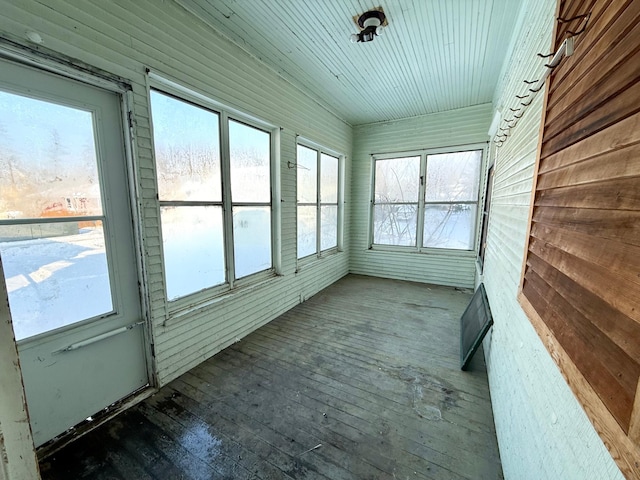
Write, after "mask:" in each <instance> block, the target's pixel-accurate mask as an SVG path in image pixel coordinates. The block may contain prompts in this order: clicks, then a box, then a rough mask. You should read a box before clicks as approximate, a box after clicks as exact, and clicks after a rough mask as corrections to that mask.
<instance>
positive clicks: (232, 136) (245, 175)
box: [229, 120, 271, 203]
mask: <svg viewBox="0 0 640 480" xmlns="http://www.w3.org/2000/svg"><path fill="white" fill-rule="evenodd" d="M229 151H230V155H231V198H232V199H233V202H235V203H243V202H262V203H269V202H271V162H270V159H271V135H269V134H268V133H267V132H265V131H262V130H258V129H257V128H253V127H250V126H248V125H244V124H242V123H239V122H236V121H233V120H229Z"/></svg>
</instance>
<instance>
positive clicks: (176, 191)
mask: <svg viewBox="0 0 640 480" xmlns="http://www.w3.org/2000/svg"><path fill="white" fill-rule="evenodd" d="M151 107H152V114H153V142H154V147H155V156H156V168H157V175H158V194H159V197H160V200H183V201H212V202H219V201H221V200H222V190H221V181H220V133H219V124H218V122H219V115H218V114H216V113H214V112H211V111H209V110H206V109H204V108H201V107H197V106H195V105H193V104H191V103H187V102H185V101H182V100H177V99H175V98H173V97H171V96H169V95H165V94H162V93H160V92H156V91H154V90H152V91H151Z"/></svg>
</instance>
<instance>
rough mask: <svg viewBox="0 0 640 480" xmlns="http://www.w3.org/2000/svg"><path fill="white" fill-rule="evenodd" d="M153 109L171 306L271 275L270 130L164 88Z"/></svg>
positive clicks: (155, 94)
mask: <svg viewBox="0 0 640 480" xmlns="http://www.w3.org/2000/svg"><path fill="white" fill-rule="evenodd" d="M151 107H152V114H153V139H154V148H155V158H156V170H157V177H158V198H159V201H160V221H161V230H162V246H163V255H164V271H165V278H166V292H167V298H168V300H176V299H178V298H180V297H183V296H185V295H189V294H192V293H195V292H198V291H201V290H204V289H208V288H211V287H214V286H216V285H222V284H225V283H226V284H229V285H230V286H233V284H234V282H235V280H237V279H239V278H242V277H246V276H248V275H251V274H254V273H257V272H260V271H264V270H268V269H270V268H271V267H272V251H271V248H272V247H271V245H272V241H271V150H272V149H271V134H270V132H269V131H266V130H263V129H261V128H259V127H255V126H252V125H249V124H245V123H242V122H240V121H238V120H235V119H232V118H229V116H228V115H227V114H226V113H225V112H224V111H221V112H216V111H213V110H211V109H208V108H205V107H203V106H200V105H197V104H195V103H191V102H188V101H185V100H182V99H179V98H176V97H174V96H171V95H168V94H165V93H162V92H160V91H157V90H152V91H151Z"/></svg>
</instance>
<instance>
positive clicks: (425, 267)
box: [349, 104, 492, 288]
mask: <svg viewBox="0 0 640 480" xmlns="http://www.w3.org/2000/svg"><path fill="white" fill-rule="evenodd" d="M491 115H492V113H491V105H489V104H485V105H477V106H473V107H468V108H461V109H459V110H451V111H449V112H443V113H436V114H432V115H424V116H420V117H413V118H407V119H404V120H397V121H392V122H383V123H373V124H367V125H360V126H357V127H355V128H354V142H355V143H354V147H353V155H354V157H353V176H352V182H351V189H352V190H351V198H352V202H353V204H352V206H351V215H352V219H353V221H352V223H351V262H350V265H349V270H350V271H351V272H353V273H359V274H363V275H372V276H377V277H388V278H396V279H402V280H411V281H416V282H427V283H435V284H439V285H452V286H457V287H467V288H473V286H474V275H475V259H476V253H475V252H463V251H460V252H452V251H442V252H436V251H432V252H433V253H418V252H412V253H405V252H401V251H399V250H396V251H394V250H392V249H391V250H390V249H379V250H376V249H369V209H370V203H371V167H372V161H371V155H372V154H380V153H395V152H402V151H407V150H421V149H428V148H438V147H453V146H456V145H468V144H477V143H482V142H486V141H487V140H488V138H489V137H488V135H487V131H488V130H489V125H490V123H491Z"/></svg>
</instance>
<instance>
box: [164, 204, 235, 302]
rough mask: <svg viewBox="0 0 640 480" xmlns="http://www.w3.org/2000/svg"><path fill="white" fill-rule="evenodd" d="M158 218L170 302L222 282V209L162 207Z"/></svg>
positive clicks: (213, 207) (223, 268)
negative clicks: (160, 219) (160, 223)
mask: <svg viewBox="0 0 640 480" xmlns="http://www.w3.org/2000/svg"><path fill="white" fill-rule="evenodd" d="M161 218H162V243H163V248H164V264H165V273H166V282H167V285H166V288H167V297H168V298H169V300H175V299H176V298H178V297H181V296H184V295H187V294H190V293H193V292H197V291H200V290H202V289H205V288H208V287H212V286H214V285H219V284H221V283H224V281H225V263H224V243H223V237H222V231H223V230H222V207H219V206H207V207H194V206H189V207H162V208H161Z"/></svg>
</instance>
